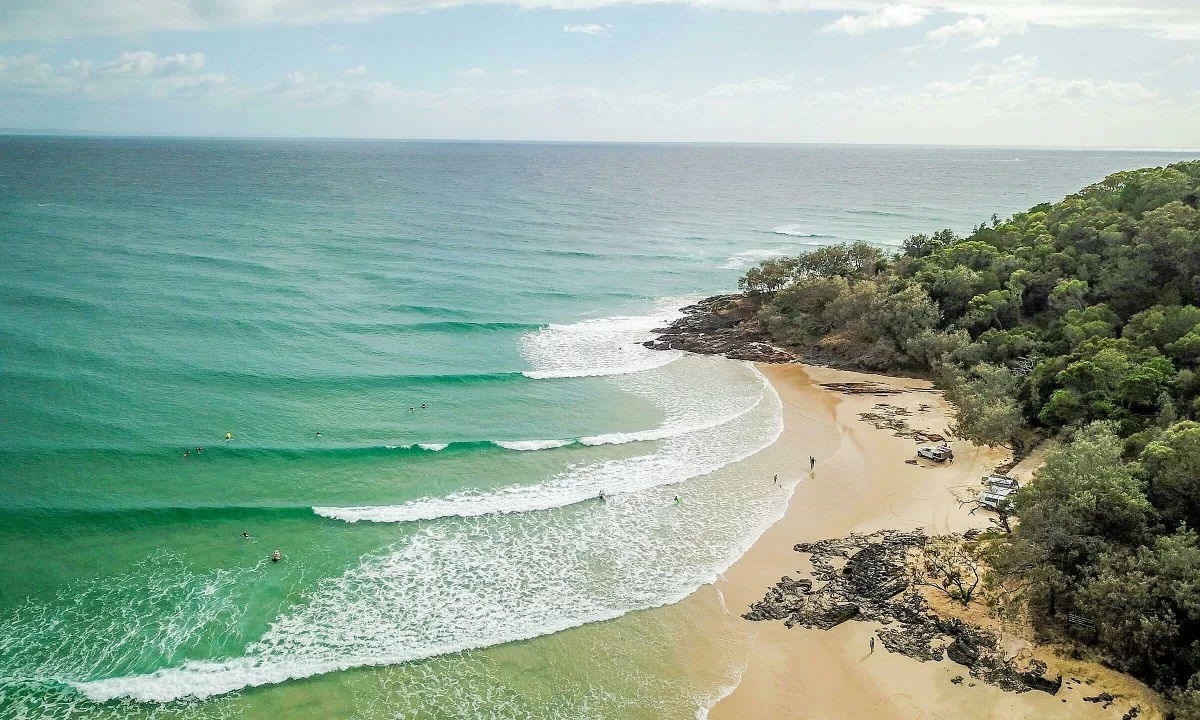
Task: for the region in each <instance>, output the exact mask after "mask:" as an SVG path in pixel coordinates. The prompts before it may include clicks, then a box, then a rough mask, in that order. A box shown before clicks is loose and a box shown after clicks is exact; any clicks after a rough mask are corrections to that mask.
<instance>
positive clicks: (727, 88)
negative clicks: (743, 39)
mask: <svg viewBox="0 0 1200 720" xmlns="http://www.w3.org/2000/svg"><path fill="white" fill-rule="evenodd" d="M795 79H796V75H795V73H788V74H787V75H784V76H783V77H781V78H779V79H778V80H773V79H771V78H754V79H753V80H747V81H746V82H744V83H726V84H725V85H718V86H716V87H715V88H712V89H711V90H709V91H707V92H705V93H704V95H705V96H706V97H736V96H741V95H757V94H759V93H771V92H782V91H784V90H787V89H788V83H790V82H792V81H793V80H795Z"/></svg>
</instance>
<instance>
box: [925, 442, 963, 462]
mask: <svg viewBox="0 0 1200 720" xmlns="http://www.w3.org/2000/svg"><path fill="white" fill-rule="evenodd" d="M917 457H922V458H925V459H926V460H932V461H934V462H936V463H942V462H946V461H947V460H953V459H954V451H953V450H951V449H950V446H949V445H939V446H937V447H934V446H932V445H927V446H925V447H923V448H920V449H918V450H917Z"/></svg>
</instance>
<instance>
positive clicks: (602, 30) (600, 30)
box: [563, 23, 612, 35]
mask: <svg viewBox="0 0 1200 720" xmlns="http://www.w3.org/2000/svg"><path fill="white" fill-rule="evenodd" d="M611 29H612V25H597V24H595V23H589V24H587V25H563V32H566V33H583V34H584V35H607V34H608V32H607V31H608V30H611Z"/></svg>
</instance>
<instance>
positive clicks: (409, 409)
mask: <svg viewBox="0 0 1200 720" xmlns="http://www.w3.org/2000/svg"><path fill="white" fill-rule="evenodd" d="M408 411H409V412H416V408H415V407H413V406H412V405H409V406H408Z"/></svg>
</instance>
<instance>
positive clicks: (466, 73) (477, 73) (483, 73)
mask: <svg viewBox="0 0 1200 720" xmlns="http://www.w3.org/2000/svg"><path fill="white" fill-rule="evenodd" d="M454 72H455V74H456V75H462V76H463V77H470V78H483V77H487V70H484V69H483V68H481V67H473V68H467V69H466V70H455V71H454Z"/></svg>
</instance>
